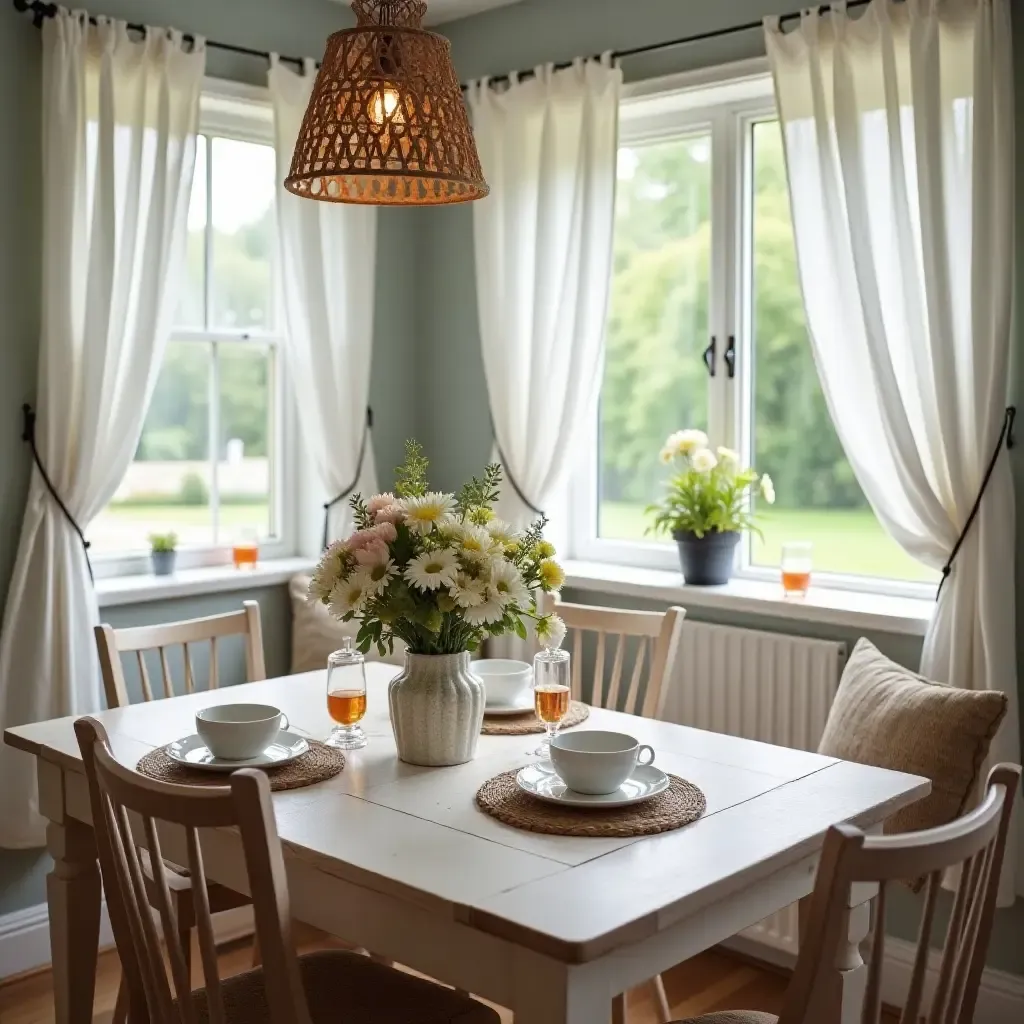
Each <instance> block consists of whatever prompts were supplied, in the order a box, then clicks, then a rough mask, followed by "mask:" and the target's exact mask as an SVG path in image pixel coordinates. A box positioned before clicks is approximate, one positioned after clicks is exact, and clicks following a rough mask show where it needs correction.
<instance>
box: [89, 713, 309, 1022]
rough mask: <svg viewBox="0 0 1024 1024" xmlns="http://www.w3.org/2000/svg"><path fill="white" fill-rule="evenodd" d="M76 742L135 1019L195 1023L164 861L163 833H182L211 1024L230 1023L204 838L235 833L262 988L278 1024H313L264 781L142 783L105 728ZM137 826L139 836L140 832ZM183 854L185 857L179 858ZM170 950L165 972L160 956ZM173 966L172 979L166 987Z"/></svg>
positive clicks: (254, 776) (247, 772)
mask: <svg viewBox="0 0 1024 1024" xmlns="http://www.w3.org/2000/svg"><path fill="white" fill-rule="evenodd" d="M75 733H76V734H77V736H78V744H79V747H80V748H81V751H82V759H83V762H84V765H85V775H86V778H87V780H88V783H89V799H90V805H91V808H92V820H93V829H94V831H95V834H96V846H97V851H98V854H99V862H100V874H101V875H102V878H103V888H104V890H105V892H106V894H107V905H108V909H109V911H110V922H111V925H112V927H113V930H114V940H115V942H116V944H117V952H118V956H119V957H120V959H121V964H122V969H123V971H124V977H125V981H126V982H127V985H128V991H129V996H130V999H131V1004H132V1007H133V1013H132V1017H133V1019H134V1018H135V1017H136V1016H138V1018H139V1019H140V1020H145V1019H147V1016H146V1014H143V1013H141V1012H140V1009H139V1008H141V1007H143V1006H144V1007H145V1008H146V1010H147V1011H148V1021H149V1024H196V1022H197V1013H196V1007H195V1005H194V1003H193V1000H192V998H191V996H190V994H189V993H190V992H191V990H192V985H191V980H190V978H189V977H188V973H187V970H186V966H185V964H186V961H185V952H184V949H183V948H182V946H181V940H180V939H179V932H178V927H177V922H176V921H175V920H174V909H173V906H172V903H171V899H170V893H169V890H168V884H167V873H166V871H167V869H166V868H165V866H164V861H163V856H162V853H161V844H160V834H161V832H163V833H164V835H165V836H167V835H168V833H167V832H166V831H165V828H166V825H164V824H161V825H160V826H158V824H157V823H158V822H160V823H167V824H170V825H172V826H177V827H178V830H177V834H179V835H180V834H181V833H182V832H183V834H184V845H185V850H186V857H185V858H182V859H186V860H187V867H188V870H189V873H190V877H191V880H192V886H191V891H192V899H193V903H194V907H195V922H196V931H197V932H198V937H199V952H200V960H201V964H202V972H203V979H204V984H205V989H206V1004H207V1014H205V1015H204V1016H205V1017H206V1019H208V1020H209V1021H210V1024H224V1022H225V1014H224V1001H223V998H222V990H221V985H220V976H219V974H218V963H217V951H216V949H215V947H214V941H213V924H212V922H211V917H210V906H209V901H208V897H207V892H206V872H205V869H204V866H203V854H202V848H201V846H200V843H199V834H198V830H199V829H207V828H224V827H228V826H237V827H238V829H239V831H240V832H241V836H242V845H243V848H244V850H245V863H246V871H247V874H248V878H249V888H250V892H251V894H252V903H253V910H254V914H255V920H256V934H257V937H258V939H259V942H260V950H261V954H262V958H263V972H264V982H265V989H266V994H267V1004H268V1009H269V1019H270V1021H271V1024H310V1016H309V1009H308V1006H307V1004H306V998H305V994H304V992H303V988H302V982H301V978H300V975H299V967H298V962H297V960H296V957H295V953H294V946H293V943H292V940H291V935H290V928H291V924H290V917H289V912H288V888H287V880H286V878H285V869H284V858H283V856H282V853H281V842H280V840H279V839H278V835H277V827H276V824H275V821H274V811H273V807H272V806H271V800H270V783H269V782H268V781H267V777H266V775H264V774H263V772H260V771H256V770H254V769H241V770H239V771H237V772H234V773H233V774H232V775H231V777H230V780H229V785H227V786H216V787H206V786H202V787H199V786H178V785H171V784H169V783H165V782H158V781H156V780H153V779H148V778H145V777H144V776H142V775H139V774H138V773H137V772H134V771H132V770H131V769H129V768H126V767H124V766H123V765H121V764H119V763H118V762H117V761H116V760H115V758H114V755H113V753H112V752H111V749H110V742H109V740H108V738H107V733H106V731H105V730H104V728H103V726H102V725H101V724H100V723H99V722H98V721H96V719H94V718H80V719H78V721H76V722H75ZM133 824H134V829H133ZM137 843H138V844H140V845H143V846H145V847H146V848H147V849H148V851H149V864H150V870H151V872H152V878H153V881H154V883H155V889H156V892H157V897H158V898H157V900H156V902H157V904H158V907H157V909H158V911H159V929H158V926H157V922H156V921H155V920H154V915H153V913H152V911H151V909H150V903H149V899H148V897H147V888H146V883H145V878H144V876H143V868H142V864H141V861H140V858H139V853H138V850H137V849H136V844H137ZM175 852H176V854H177V853H178V852H179V851H175ZM161 933H162V941H163V946H164V947H166V950H167V963H166V964H165V961H164V957H163V954H162V949H161ZM168 965H169V967H170V979H168V969H167V968H168Z"/></svg>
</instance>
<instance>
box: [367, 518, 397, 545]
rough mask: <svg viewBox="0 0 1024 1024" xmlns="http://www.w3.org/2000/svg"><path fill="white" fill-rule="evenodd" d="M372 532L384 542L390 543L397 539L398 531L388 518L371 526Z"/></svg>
mask: <svg viewBox="0 0 1024 1024" xmlns="http://www.w3.org/2000/svg"><path fill="white" fill-rule="evenodd" d="M373 532H374V533H375V534H377V536H378V537H380V539H381V540H382V541H383V542H384V543H385V544H390V543H391V542H392V541H394V540H397V539H398V531H397V530H396V529H395V524H394V523H392V522H391V521H390V520H387V519H385V520H384V521H383V522H381V521H379V520H378V522H377V525H376V526H375V527H373Z"/></svg>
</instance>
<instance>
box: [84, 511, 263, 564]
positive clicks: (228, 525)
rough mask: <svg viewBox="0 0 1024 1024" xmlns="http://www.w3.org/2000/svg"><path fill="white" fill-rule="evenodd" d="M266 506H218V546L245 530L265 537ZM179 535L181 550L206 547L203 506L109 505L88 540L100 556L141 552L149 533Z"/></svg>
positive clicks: (208, 536) (209, 534)
mask: <svg viewBox="0 0 1024 1024" xmlns="http://www.w3.org/2000/svg"><path fill="white" fill-rule="evenodd" d="M269 521H270V520H269V515H268V509H267V505H266V503H265V502H252V503H251V504H245V505H221V507H220V533H219V538H220V543H222V544H230V543H231V541H232V540H233V539H234V538H233V536H232V535H233V533H235V532H237V531H240V530H241V529H242V528H244V527H249V528H250V529H252V530H255V531H256V534H257V536H264V535H265V534H266V532H267V528H268V526H269ZM171 530H173V531H174V532H175V533H176V534H177V535H178V544H179V545H180V546H181V547H191V546H195V545H209V544H210V543H212V541H213V522H212V518H211V515H210V509H209V507H208V506H206V505H131V504H125V505H120V504H111V505H108V506H107V507H106V508H105V509H104V510H103V511H102V512H101V513H100V514H99V515H98V516H97V517H96V518H95V519H94V520H93V521H92V522H91V523H90V524H89V540H90V541H91V542H92V544H93V545H94V547H95V548H96V550H97V551H99V552H117V551H143V550H146V549H147V548H148V547H149V535H150V533H167V532H168V531H171Z"/></svg>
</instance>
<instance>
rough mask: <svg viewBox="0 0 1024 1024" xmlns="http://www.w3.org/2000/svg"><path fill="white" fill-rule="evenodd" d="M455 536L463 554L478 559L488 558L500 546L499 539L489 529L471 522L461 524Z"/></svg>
mask: <svg viewBox="0 0 1024 1024" xmlns="http://www.w3.org/2000/svg"><path fill="white" fill-rule="evenodd" d="M455 537H456V539H457V540H458V543H459V547H461V548H462V551H463V554H465V555H467V556H469V557H470V558H473V559H476V560H477V561H479V560H481V559H483V558H486V557H487V556H488V555H489V554H490V553H491V552H492V551H494V550H495V549H496V548H497V546H498V544H497V541H495V539H494V538H493V537H492V536H491V535H490V533H488V532H487V530H485V529H484V528H483V527H482V526H473V525H472V524H470V523H465V524H463V525H462V526H460V527H459V528H458V529H457V530H456V531H455Z"/></svg>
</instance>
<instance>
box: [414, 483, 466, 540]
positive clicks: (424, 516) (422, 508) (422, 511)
mask: <svg viewBox="0 0 1024 1024" xmlns="http://www.w3.org/2000/svg"><path fill="white" fill-rule="evenodd" d="M402 508H404V509H405V525H406V526H407V527H408V528H409V529H410V530H411V531H412V532H413V533H422V534H427V533H430V531H431V530H432V529H433V528H434V527H435V526H440V525H442V524H444V523H445V522H446V521H447V520H448V518H449V517H450V516H451V513H452V511H453V510H454V508H455V496H454V495H453V494H442V493H441V492H440V491H431V492H430V493H429V494H424V495H423V497H422V498H405V499H404V500H403V501H402Z"/></svg>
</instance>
